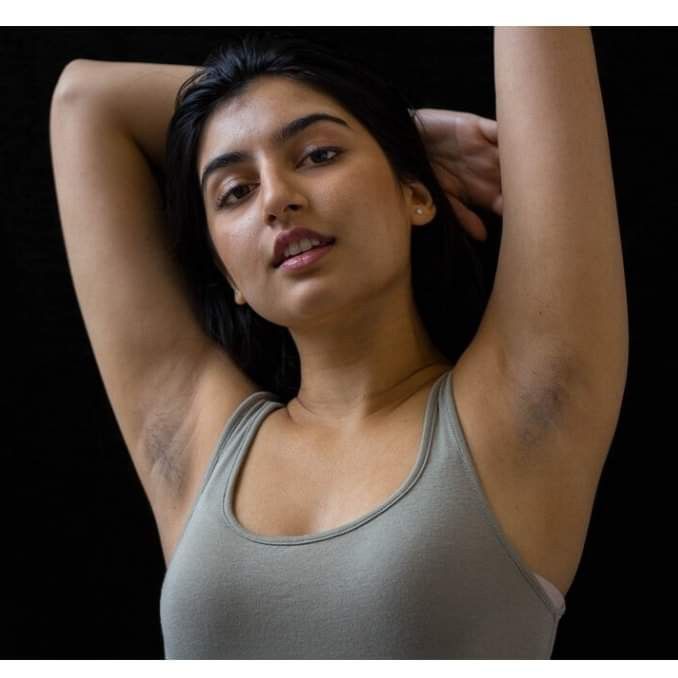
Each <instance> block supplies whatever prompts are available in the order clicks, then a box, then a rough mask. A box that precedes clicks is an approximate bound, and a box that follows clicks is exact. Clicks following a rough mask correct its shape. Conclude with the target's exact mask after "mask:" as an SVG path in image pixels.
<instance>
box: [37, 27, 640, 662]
mask: <svg viewBox="0 0 678 678" xmlns="http://www.w3.org/2000/svg"><path fill="white" fill-rule="evenodd" d="M495 63H496V74H495V75H496V87H497V118H498V128H499V135H498V134H497V129H496V126H495V124H494V123H493V121H490V120H486V119H483V118H480V117H479V116H474V115H472V114H470V113H455V112H452V111H441V110H437V109H424V110H420V111H418V112H416V114H413V111H411V110H410V109H409V107H408V105H407V102H405V101H404V100H403V98H402V97H401V96H400V95H399V93H398V92H397V91H395V89H394V88H393V87H391V86H390V85H389V84H388V83H384V82H383V80H382V79H380V78H379V77H377V76H375V75H373V74H372V73H371V72H370V70H369V69H368V68H367V67H366V66H365V65H364V64H358V63H356V62H355V61H353V60H351V59H348V58H346V57H344V56H338V55H336V54H333V53H331V52H330V51H328V50H327V49H326V48H324V47H322V46H320V45H316V44H314V43H310V42H308V41H304V40H300V39H298V38H290V37H287V36H283V35H277V36H276V35H275V34H266V33H255V34H251V35H248V36H246V37H245V38H244V39H243V40H241V41H239V42H236V43H234V44H230V45H227V46H225V47H224V49H221V50H217V51H216V52H215V53H214V54H213V55H211V57H210V58H209V59H208V60H207V62H206V63H205V65H204V67H201V68H195V67H177V66H168V65H157V64H131V63H129V64H126V63H104V62H92V61H85V60H76V61H75V62H72V63H71V64H69V65H68V66H67V68H66V69H65V70H64V73H63V75H62V77H61V79H60V81H59V83H58V85H57V88H56V91H55V95H54V99H53V104H52V110H51V118H50V130H51V143H52V153H53V164H54V173H55V180H56V187H57V195H58V201H59V210H60V215H61V220H62V226H63V232H64V237H65V242H66V248H67V252H68V258H69V265H70V268H71V271H72V274H73V278H74V283H75V288H76V292H77V296H78V302H79V304H80V307H81V309H82V313H83V316H84V319H85V324H86V327H87V331H88V334H89V337H90V340H91V342H92V346H93V349H94V353H95V357H96V360H97V363H98V365H99V368H100V370H101V373H102V377H103V380H104V383H105V386H106V390H107V393H108V396H109V398H110V400H111V403H112V406H113V409H114V411H115V414H116V417H117V420H118V423H119V425H120V428H121V431H122V434H123V436H124V439H125V442H126V443H127V446H128V449H129V451H130V454H131V456H132V459H133V461H134V464H135V467H136V469H137V472H138V473H139V477H140V479H141V482H142V484H143V486H144V489H145V491H146V494H147V496H148V499H149V502H150V504H151V507H152V509H153V513H154V515H155V518H156V521H157V525H158V530H159V534H160V538H161V542H162V547H163V552H164V555H165V559H166V562H167V564H168V571H167V574H166V576H165V580H164V582H163V590H162V595H161V601H160V602H161V610H160V611H161V621H162V628H163V635H164V640H165V651H166V656H167V657H168V658H210V657H211V658H259V659H264V658H325V659H337V658H351V659H359V658H410V659H415V658H529V657H531V658H547V657H550V655H551V651H552V648H553V643H554V639H555V633H556V630H557V626H558V622H559V620H560V618H561V616H562V614H563V613H564V611H565V604H564V595H565V594H566V593H567V590H568V588H569V586H570V584H571V582H572V580H573V578H574V575H575V573H576V570H577V567H578V564H579V561H580V559H581V554H582V549H583V544H584V540H585V537H586V531H587V527H588V520H589V517H590V512H591V507H592V504H593V500H594V497H595V492H596V488H597V484H598V479H599V475H600V471H601V469H602V465H603V463H604V460H605V456H606V454H607V451H608V448H609V445H610V442H611V440H612V437H613V434H614V429H615V427H616V421H617V416H618V413H619V408H620V405H621V398H622V394H623V388H624V383H625V376H626V361H627V344H628V337H627V326H626V298H625V287H624V277H623V262H622V258H621V247H620V242H619V234H618V225H617V222H616V209H615V202H614V190H613V183H612V174H611V167H610V161H609V150H608V147H607V137H606V129H605V120H604V114H603V109H602V101H601V96H600V90H599V85H598V82H597V73H596V66H595V54H594V51H593V44H592V40H591V35H590V31H589V30H588V29H584V28H581V29H580V28H567V29H532V28H501V29H496V30H495ZM177 92H178V94H177ZM498 136H499V137H500V138H501V144H500V145H499V146H498ZM499 165H501V175H502V177H503V180H504V181H503V189H502V187H501V186H500V183H499ZM158 172H159V173H161V174H163V175H164V177H165V184H164V189H165V191H164V203H163V194H162V192H161V190H160V187H159V186H158V184H157V183H156V178H155V175H157V174H158ZM504 199H505V201H506V209H504V208H503V201H504ZM465 203H466V204H465ZM474 203H475V204H478V205H482V206H483V207H485V208H488V209H493V210H494V211H495V212H497V213H500V214H501V213H502V212H503V218H504V223H503V231H502V242H501V251H500V258H499V263H498V268H497V273H496V276H495V282H494V288H493V290H492V294H491V296H490V297H489V301H488V300H487V298H486V296H485V295H484V293H483V290H482V284H481V280H480V276H479V274H478V266H477V261H476V260H475V258H474V254H473V251H472V249H471V248H470V246H469V241H468V240H467V235H466V233H464V231H466V232H467V233H468V234H470V235H472V236H473V237H476V238H478V239H484V237H485V233H484V227H483V225H482V222H480V220H479V219H478V218H477V216H476V215H474V214H473V212H472V211H470V210H469V208H468V207H467V205H471V204H474ZM309 248H310V249H309ZM301 250H308V251H305V252H301ZM594 264H595V265H594Z"/></svg>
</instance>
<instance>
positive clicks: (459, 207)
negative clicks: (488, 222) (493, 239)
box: [448, 196, 487, 242]
mask: <svg viewBox="0 0 678 678" xmlns="http://www.w3.org/2000/svg"><path fill="white" fill-rule="evenodd" d="M448 197H449V202H450V205H452V210H453V211H454V213H455V215H456V216H457V219H458V220H459V223H460V224H461V227H462V228H463V229H464V231H466V232H467V233H468V234H469V235H470V236H471V237H472V238H474V239H475V240H480V241H481V242H485V241H486V240H487V229H486V228H485V224H483V222H482V220H481V219H480V217H479V216H478V215H477V214H476V213H475V212H473V211H471V210H470V209H468V207H466V205H464V203H462V202H461V201H459V200H457V199H456V198H454V197H452V196H448Z"/></svg>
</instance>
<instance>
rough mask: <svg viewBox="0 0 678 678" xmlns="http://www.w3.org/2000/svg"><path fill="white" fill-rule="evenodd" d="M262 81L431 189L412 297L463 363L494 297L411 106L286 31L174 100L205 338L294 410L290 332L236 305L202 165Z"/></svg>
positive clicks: (175, 228)
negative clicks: (201, 155)
mask: <svg viewBox="0 0 678 678" xmlns="http://www.w3.org/2000/svg"><path fill="white" fill-rule="evenodd" d="M262 75H275V76H280V77H284V78H289V79H291V80H294V81H297V82H301V83H303V84H305V85H306V86H309V87H313V88H314V89H316V90H317V91H320V92H321V93H323V94H325V95H327V96H329V97H331V98H333V99H334V100H335V101H336V102H338V103H339V104H340V105H341V106H342V107H343V108H344V109H345V110H347V111H348V112H350V113H351V115H353V117H354V118H356V119H357V120H359V121H360V123H361V124H362V125H363V126H364V127H365V128H366V129H367V130H368V131H369V132H370V134H371V135H372V136H373V137H374V139H375V140H376V141H377V143H378V144H379V145H380V146H381V148H382V149H383V151H384V154H385V155H386V158H387V159H388V162H389V164H390V166H391V169H392V170H393V173H394V177H395V178H397V179H398V180H401V181H407V180H412V179H414V180H417V181H420V182H421V183H422V184H424V185H425V186H426V187H427V188H428V190H429V192H430V193H431V196H432V198H433V201H434V202H435V205H436V216H435V217H434V218H433V220H432V221H431V222H430V223H429V224H428V225H426V226H423V227H420V228H416V229H413V232H412V252H411V258H412V289H413V297H414V301H415V304H416V307H417V310H418V312H419V314H420V317H421V320H422V323H423V325H424V327H425V328H426V330H427V332H428V333H429V336H430V338H431V341H432V343H433V344H434V346H435V347H436V348H437V349H438V350H439V351H440V352H441V353H442V354H443V355H445V357H446V358H448V359H449V360H450V362H452V363H453V364H454V363H456V362H457V359H458V358H459V357H460V355H461V354H462V353H463V351H464V349H465V348H466V347H467V346H468V344H469V343H470V341H471V339H472V338H473V336H474V335H475V333H476V331H477V328H478V325H479V323H480V319H481V316H482V312H483V309H484V307H485V304H486V299H487V294H486V290H485V286H484V281H483V276H482V267H481V264H480V261H479V258H478V256H477V254H476V253H475V252H474V250H473V249H472V246H471V243H470V241H469V237H468V236H467V234H466V233H465V232H464V231H463V230H462V229H461V227H460V225H459V222H458V220H457V218H456V215H455V214H454V212H453V210H452V208H451V206H450V204H449V203H448V200H447V197H446V196H445V194H444V192H443V190H442V188H441V187H440V184H439V183H438V181H437V179H436V177H435V174H434V173H433V170H432V168H431V164H430V162H429V159H428V156H427V153H426V149H425V146H424V144H423V142H422V140H421V138H420V135H419V131H418V129H417V126H416V124H415V120H414V115H415V112H414V107H412V106H410V104H409V102H408V101H407V100H406V98H405V97H404V95H403V94H402V93H401V92H400V91H399V90H398V89H397V88H396V87H395V86H394V85H393V84H391V83H390V82H389V81H388V80H387V79H386V78H384V77H383V76H380V75H378V74H376V73H375V72H373V71H372V70H371V69H370V67H368V66H367V65H366V64H364V63H362V62H361V61H360V60H358V59H357V58H356V57H347V56H346V55H345V54H344V53H342V54H341V55H338V54H335V53H334V51H333V49H331V48H330V47H328V46H325V45H323V44H321V43H319V42H314V41H310V40H308V39H306V38H301V37H297V36H294V35H292V34H289V33H285V32H281V31H278V32H277V33H276V32H271V31H265V32H258V33H255V32H249V33H247V34H245V36H241V37H239V38H238V39H237V40H236V41H235V42H234V44H225V45H221V46H219V47H218V48H217V49H216V50H214V51H213V52H212V53H211V54H210V55H209V57H208V58H207V60H206V61H205V63H204V64H203V67H202V68H201V69H199V70H198V71H197V72H196V73H195V74H193V75H192V76H191V77H190V78H189V79H188V80H186V82H184V83H183V85H182V86H181V88H180V89H179V91H178V93H177V98H176V106H175V112H174V115H173V117H172V120H171V122H170V125H169V129H168V134H167V147H166V148H167V158H166V161H167V162H166V184H165V199H166V209H167V218H168V221H169V224H170V229H171V232H172V234H173V237H174V248H175V252H174V253H175V256H176V257H177V260H178V262H179V264H180V266H181V267H182V269H183V271H184V273H185V275H186V278H187V282H188V285H189V293H190V295H191V302H192V304H193V307H194V310H195V312H196V315H197V317H198V318H199V321H200V323H201V325H202V327H203V329H204V330H205V332H206V333H207V334H208V335H209V336H210V337H212V338H213V339H214V340H216V341H217V342H218V343H219V344H221V345H222V346H223V347H224V349H225V350H226V352H227V353H228V355H229V356H230V357H231V358H232V360H233V361H234V362H235V363H236V364H237V365H238V366H239V367H240V368H241V369H242V370H243V372H244V373H245V374H246V375H247V376H248V377H249V378H250V379H251V380H252V381H254V382H255V383H256V384H257V385H258V386H260V387H261V388H262V389H264V390H267V391H271V392H273V393H275V394H276V395H277V396H279V397H280V398H281V399H282V400H283V401H284V402H285V403H287V402H289V400H291V399H292V398H293V397H295V396H296V395H297V393H298V390H299V386H300V378H301V374H300V363H299V354H298V351H297V349H296V346H295V344H294V340H293V339H292V335H291V334H290V332H289V330H288V329H287V328H286V327H283V326H280V325H276V324H274V323H272V322H270V321H268V320H266V319H265V318H262V317H261V316H259V315H258V314H257V313H256V312H254V311H253V310H252V308H250V306H249V305H238V304H236V303H235V300H234V297H233V290H232V289H231V287H230V285H229V283H228V281H227V280H226V279H225V277H224V275H223V272H222V270H223V269H222V267H220V266H219V263H218V255H217V254H216V250H215V248H214V245H213V243H212V239H211V237H210V234H209V231H208V227H207V218H206V214H205V208H204V204H203V200H202V196H201V191H200V186H199V181H198V175H197V169H196V167H197V165H196V158H197V155H196V154H197V148H198V142H199V139H200V135H201V132H202V129H203V125H204V123H205V121H206V119H207V117H208V116H209V115H210V113H211V112H212V111H213V110H214V108H215V107H216V105H217V104H220V103H221V102H223V101H226V100H229V99H231V98H233V97H235V96H237V95H238V94H239V93H240V92H241V91H242V90H243V89H244V88H245V87H246V86H247V85H248V83H250V82H251V81H252V80H254V79H255V78H257V77H258V76H262Z"/></svg>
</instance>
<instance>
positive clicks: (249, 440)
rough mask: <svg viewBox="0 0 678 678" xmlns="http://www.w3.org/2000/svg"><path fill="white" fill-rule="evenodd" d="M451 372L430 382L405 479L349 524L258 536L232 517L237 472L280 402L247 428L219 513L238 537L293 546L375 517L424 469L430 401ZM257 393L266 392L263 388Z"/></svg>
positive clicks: (330, 535)
mask: <svg viewBox="0 0 678 678" xmlns="http://www.w3.org/2000/svg"><path fill="white" fill-rule="evenodd" d="M451 373H452V368H450V369H449V370H447V371H446V372H443V374H441V375H440V376H439V377H438V379H436V381H435V382H434V383H433V386H432V387H431V390H430V391H429V394H428V399H427V401H426V409H425V410H424V427H423V430H422V434H421V438H420V440H419V451H418V452H417V458H416V461H415V462H414V464H413V466H412V468H411V469H410V472H409V474H408V475H407V477H406V478H405V480H403V482H402V483H401V485H400V487H399V488H398V489H397V490H396V491H395V492H394V493H393V494H392V495H391V496H390V497H388V498H387V499H386V500H385V501H384V502H382V503H381V504H380V505H379V506H377V507H376V508H374V509H372V510H371V511H368V512H367V513H365V514H363V515H362V516H359V517H358V518H355V519H354V520H352V521H350V522H348V523H344V524H343V525H339V526H338V527H335V528H332V529H329V530H324V531H323V532H316V533H311V534H303V535H282V536H269V535H259V534H255V533H254V532H251V531H250V530H248V529H247V528H246V527H244V526H243V525H242V524H241V523H240V522H239V521H238V519H237V518H236V516H235V511H234V510H233V499H234V493H235V483H236V480H237V478H238V474H239V473H240V471H241V469H242V466H243V464H244V462H245V459H246V457H247V455H248V454H249V451H250V449H251V447H252V444H253V442H254V439H255V437H256V435H257V432H258V431H259V428H260V427H261V425H262V423H263V421H264V419H266V417H267V416H269V415H270V414H271V412H273V411H274V410H275V409H278V408H280V407H283V404H282V403H277V402H275V401H271V402H269V403H267V404H266V407H265V408H264V409H262V411H261V412H260V413H259V414H258V415H257V419H256V420H255V421H254V423H253V425H252V427H251V429H250V431H249V432H248V435H247V437H246V439H245V442H244V443H243V444H242V445H241V446H240V449H239V450H238V453H237V455H236V457H235V460H234V462H233V464H231V468H230V470H229V472H228V478H227V481H226V487H225V489H224V495H223V498H222V502H221V503H222V509H223V511H222V513H223V516H224V518H225V519H226V522H227V523H228V525H229V527H231V528H232V529H233V530H234V531H235V532H236V533H237V534H239V535H240V536H241V537H244V538H245V539H248V540H249V541H253V542H257V543H259V544H274V545H286V546H294V545H299V544H308V543H311V542H318V541H327V540H328V539H333V538H335V537H339V536H341V535H342V534H345V533H347V532H352V531H354V530H357V529H358V528H360V527H362V526H363V525H365V524H366V523H368V522H370V521H371V520H373V519H374V518H376V517H377V516H378V515H379V514H381V513H384V512H385V511H387V510H388V509H389V508H391V507H392V506H393V505H394V504H396V503H397V502H398V501H400V499H402V498H403V497H404V496H405V494H407V493H408V492H409V491H410V490H411V489H412V488H413V487H414V486H415V485H416V483H417V481H418V480H419V478H420V477H421V475H422V473H423V471H424V468H425V467H426V462H427V461H428V458H429V455H430V450H431V443H432V440H433V435H432V432H433V426H434V425H435V422H436V420H437V413H432V412H431V409H432V404H433V400H434V397H435V398H436V399H437V395H438V392H439V388H440V383H441V381H443V380H447V379H449V375H450V374H451ZM260 393H265V392H263V391H262V392H260ZM254 395H256V394H254Z"/></svg>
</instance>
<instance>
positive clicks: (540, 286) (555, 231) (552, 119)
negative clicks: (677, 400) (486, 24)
mask: <svg viewBox="0 0 678 678" xmlns="http://www.w3.org/2000/svg"><path fill="white" fill-rule="evenodd" d="M494 51H495V53H494V59H495V88H496V99H497V101H496V104H497V106H496V108H497V128H498V138H499V140H498V148H499V162H500V168H501V178H502V195H503V228H502V237H501V244H500V252H499V259H498V263H497V271H496V275H495V280H494V287H493V290H492V293H491V296H490V299H489V303H488V307H487V309H486V317H485V319H484V322H487V323H489V324H490V325H492V327H493V329H494V330H495V331H496V333H497V336H498V337H500V341H501V343H502V344H503V346H505V347H506V354H507V355H508V356H509V357H510V359H511V360H512V361H513V363H514V365H515V366H516V369H518V370H522V371H523V372H535V371H536V370H537V369H539V368H538V366H536V365H535V358H534V356H535V355H536V354H542V353H543V354H544V355H549V356H554V355H556V354H557V355H558V356H559V357H560V358H561V359H562V364H563V365H566V368H565V369H563V370H562V373H563V374H566V375H570V376H571V377H572V378H573V380H574V382H575V383H582V384H586V385H587V390H585V391H583V393H582V395H584V396H591V398H593V397H599V398H600V399H605V400H606V401H607V402H608V403H611V404H612V405H611V407H612V410H614V408H615V407H618V406H620V405H621V400H622V397H623V392H624V387H625V383H626V373H627V364H628V345H629V330H628V310H627V301H626V285H625V278H624V262H623V257H622V247H621V238H620V233H619V222H618V217H617V206H616V201H615V190H614V181H613V176H612V167H611V162H610V150H609V146H608V136H607V126H606V120H605V112H604V108H603V101H602V96H601V91H600V84H599V81H598V73H597V68H596V57H595V52H594V47H593V39H592V35H591V31H590V30H589V29H588V28H581V27H574V28H559V27H555V28H531V27H519V28H506V27H497V28H495V31H494ZM541 349H543V350H541ZM598 402H600V400H598Z"/></svg>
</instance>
